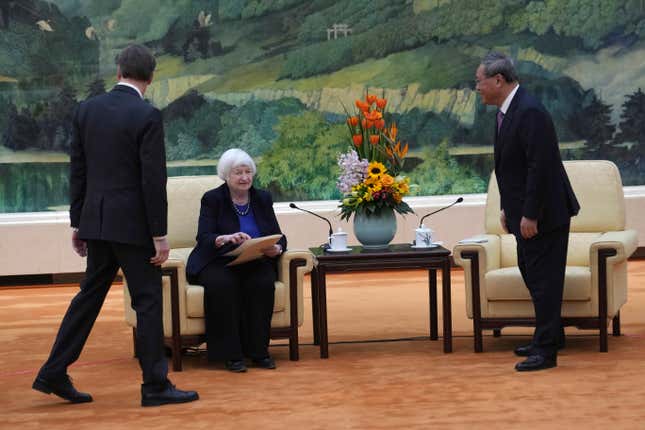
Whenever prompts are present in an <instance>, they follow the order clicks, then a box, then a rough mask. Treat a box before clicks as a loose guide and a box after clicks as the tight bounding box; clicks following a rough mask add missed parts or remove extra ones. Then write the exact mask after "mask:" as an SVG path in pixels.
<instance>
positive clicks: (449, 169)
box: [409, 142, 488, 196]
mask: <svg viewBox="0 0 645 430" xmlns="http://www.w3.org/2000/svg"><path fill="white" fill-rule="evenodd" d="M421 156H422V158H423V160H424V161H423V163H421V164H420V165H419V166H417V168H415V169H414V170H413V171H412V172H411V173H410V175H409V176H410V182H411V183H413V184H417V185H418V194H420V195H424V196H425V195H440V194H463V193H484V192H486V187H487V182H486V181H487V179H488V178H482V177H481V176H479V175H477V174H476V173H475V172H474V171H473V170H472V169H471V168H469V167H465V166H462V165H460V164H459V163H457V161H456V159H455V158H453V157H451V156H450V154H449V153H448V143H447V142H442V143H441V144H440V145H439V146H438V147H436V148H435V149H432V148H426V149H424V150H423V152H422V155H421Z"/></svg>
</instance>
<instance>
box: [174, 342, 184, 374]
mask: <svg viewBox="0 0 645 430" xmlns="http://www.w3.org/2000/svg"><path fill="white" fill-rule="evenodd" d="M172 370H174V371H175V372H181V370H182V365H181V346H179V347H177V346H176V345H175V344H174V342H173V346H172Z"/></svg>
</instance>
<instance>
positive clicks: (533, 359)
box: [515, 355, 558, 372]
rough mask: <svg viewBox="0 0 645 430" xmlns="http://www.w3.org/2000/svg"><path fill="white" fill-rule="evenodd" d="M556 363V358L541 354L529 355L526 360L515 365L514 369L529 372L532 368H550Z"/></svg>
mask: <svg viewBox="0 0 645 430" xmlns="http://www.w3.org/2000/svg"><path fill="white" fill-rule="evenodd" d="M557 365H558V360H557V358H549V357H545V356H543V355H529V356H528V358H527V359H526V360H524V361H522V362H520V363H517V364H516V365H515V370H517V371H518V372H530V371H533V370H542V369H550V368H551V367H556V366H557Z"/></svg>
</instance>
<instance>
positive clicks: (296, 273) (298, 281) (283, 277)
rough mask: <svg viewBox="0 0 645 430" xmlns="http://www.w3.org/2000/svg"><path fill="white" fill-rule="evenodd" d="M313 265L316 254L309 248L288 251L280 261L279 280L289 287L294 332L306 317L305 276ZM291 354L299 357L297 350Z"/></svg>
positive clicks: (289, 303)
mask: <svg viewBox="0 0 645 430" xmlns="http://www.w3.org/2000/svg"><path fill="white" fill-rule="evenodd" d="M313 267H314V256H313V254H312V253H311V252H309V251H307V250H289V251H286V252H285V253H284V254H282V255H281V256H280V259H279V261H278V281H280V282H282V283H283V284H284V286H285V287H287V292H288V294H289V300H288V302H287V303H288V305H287V311H288V315H289V326H290V327H291V330H292V332H294V333H297V328H298V326H299V325H300V324H302V321H303V319H304V299H303V297H304V296H303V288H304V287H303V285H304V276H305V274H307V273H309V272H311V270H312V269H313ZM290 345H291V343H290ZM290 348H291V347H290ZM291 354H293V357H297V355H298V354H297V350H296V351H291V349H290V356H291Z"/></svg>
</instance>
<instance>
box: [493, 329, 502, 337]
mask: <svg viewBox="0 0 645 430" xmlns="http://www.w3.org/2000/svg"><path fill="white" fill-rule="evenodd" d="M501 336H502V329H501V328H494V329H493V337H501Z"/></svg>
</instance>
